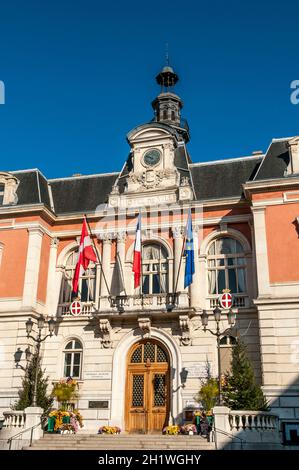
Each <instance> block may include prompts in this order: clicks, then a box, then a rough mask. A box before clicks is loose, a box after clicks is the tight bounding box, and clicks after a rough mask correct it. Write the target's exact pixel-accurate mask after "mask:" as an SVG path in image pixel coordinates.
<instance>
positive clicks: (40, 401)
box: [14, 353, 53, 413]
mask: <svg viewBox="0 0 299 470" xmlns="http://www.w3.org/2000/svg"><path fill="white" fill-rule="evenodd" d="M36 369H37V391H36V404H37V406H39V407H41V408H43V410H44V412H45V413H46V412H47V411H48V410H49V408H50V407H51V406H52V404H53V398H52V397H49V396H48V395H47V387H48V377H44V370H42V369H41V358H40V357H38V356H37V353H35V354H34V355H33V357H32V359H31V361H30V363H29V365H28V367H27V369H26V372H25V376H24V378H23V381H22V388H21V389H20V390H19V392H18V394H19V400H18V401H17V403H16V404H15V406H14V408H15V409H16V410H24V409H25V408H27V407H28V406H31V405H32V401H33V393H34V382H35V374H36Z"/></svg>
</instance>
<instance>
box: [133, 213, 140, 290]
mask: <svg viewBox="0 0 299 470" xmlns="http://www.w3.org/2000/svg"><path fill="white" fill-rule="evenodd" d="M133 273H134V288H135V289H136V288H137V287H139V286H140V277H141V214H139V216H138V222H137V227H136V237H135V244H134V258H133Z"/></svg>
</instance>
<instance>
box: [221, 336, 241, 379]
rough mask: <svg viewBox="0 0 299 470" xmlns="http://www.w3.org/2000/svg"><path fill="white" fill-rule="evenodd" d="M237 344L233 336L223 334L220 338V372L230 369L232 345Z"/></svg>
mask: <svg viewBox="0 0 299 470" xmlns="http://www.w3.org/2000/svg"><path fill="white" fill-rule="evenodd" d="M236 344H237V340H236V338H235V337H234V336H223V337H222V338H221V339H220V369H221V374H227V373H228V372H230V371H231V362H232V353H233V347H234V346H235V345H236Z"/></svg>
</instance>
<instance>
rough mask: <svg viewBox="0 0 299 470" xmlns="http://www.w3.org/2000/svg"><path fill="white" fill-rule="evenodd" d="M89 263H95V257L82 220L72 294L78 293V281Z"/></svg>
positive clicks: (85, 223)
mask: <svg viewBox="0 0 299 470" xmlns="http://www.w3.org/2000/svg"><path fill="white" fill-rule="evenodd" d="M90 261H94V262H96V261H97V256H96V253H95V251H94V248H93V246H92V244H91V239H90V236H89V233H88V228H87V222H86V218H85V217H84V219H83V225H82V232H81V238H80V246H79V258H78V262H77V265H76V269H75V275H74V279H73V292H74V294H77V293H78V285H79V279H80V277H81V276H82V274H84V272H85V271H86V269H87V268H88V266H89V262H90Z"/></svg>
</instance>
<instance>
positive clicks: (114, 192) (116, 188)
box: [111, 184, 119, 194]
mask: <svg viewBox="0 0 299 470" xmlns="http://www.w3.org/2000/svg"><path fill="white" fill-rule="evenodd" d="M111 194H119V187H118V185H117V184H114V185H113V187H112V190H111Z"/></svg>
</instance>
